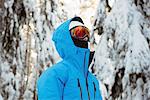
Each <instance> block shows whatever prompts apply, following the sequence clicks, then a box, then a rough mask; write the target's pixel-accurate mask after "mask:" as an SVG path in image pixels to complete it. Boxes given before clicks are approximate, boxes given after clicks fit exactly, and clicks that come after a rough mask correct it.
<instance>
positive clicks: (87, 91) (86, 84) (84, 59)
mask: <svg viewBox="0 0 150 100" xmlns="http://www.w3.org/2000/svg"><path fill="white" fill-rule="evenodd" d="M85 60H86V52H85V55H84V68H85ZM87 77H88V72H87ZM87 77H86V89H87V92H88V100H90V93H89V89H88V81H87Z"/></svg>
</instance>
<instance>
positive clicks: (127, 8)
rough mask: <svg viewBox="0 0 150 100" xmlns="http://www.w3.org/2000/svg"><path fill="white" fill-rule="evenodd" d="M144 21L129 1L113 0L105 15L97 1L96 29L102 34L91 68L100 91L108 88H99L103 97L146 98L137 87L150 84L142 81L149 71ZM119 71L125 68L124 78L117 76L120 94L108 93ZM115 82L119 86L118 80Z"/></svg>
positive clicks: (103, 7)
mask: <svg viewBox="0 0 150 100" xmlns="http://www.w3.org/2000/svg"><path fill="white" fill-rule="evenodd" d="M143 5H144V4H143ZM102 19H104V20H102ZM146 21H147V19H146V18H145V17H144V15H143V14H142V13H141V12H140V11H139V10H137V6H135V4H134V2H133V1H130V0H117V1H116V2H115V3H114V4H113V6H112V10H111V11H110V12H107V13H106V11H105V2H104V1H103V0H100V4H99V8H98V12H97V24H96V27H102V28H103V31H104V32H103V33H102V35H101V37H100V41H99V44H98V47H97V49H96V50H97V51H96V54H95V66H96V68H97V70H96V72H95V73H96V75H97V77H98V78H99V79H100V80H101V81H102V84H103V85H102V86H103V88H104V87H105V88H107V87H106V86H105V84H107V85H108V90H107V91H106V89H103V91H102V92H104V93H103V94H104V95H103V97H106V98H107V99H110V100H112V99H114V97H113V96H112V95H113V94H114V95H115V94H116V95H117V96H116V97H115V98H118V99H121V98H122V99H125V98H127V99H128V100H131V99H133V100H142V99H143V98H145V99H147V98H149V96H148V94H146V91H145V90H143V89H141V87H143V88H144V89H147V87H146V86H144V85H145V84H149V82H150V81H147V82H146V83H145V82H144V78H143V77H145V78H146V80H149V75H148V74H149V72H150V68H149V67H150V47H149V44H148V42H147V40H146V37H147V38H150V37H149V35H148V34H149V32H148V31H149V29H148V28H147V25H149V23H147V22H146ZM142 26H143V27H144V28H142ZM147 30H148V31H147ZM122 68H125V71H124V75H123V76H122V75H121V76H119V77H122V78H121V84H122V87H123V92H122V93H120V94H117V92H116V93H112V87H113V86H114V87H115V85H116V83H115V78H116V77H117V75H119V74H117V73H118V72H119V70H122ZM119 73H120V72H119ZM134 74H135V75H134ZM140 74H142V75H143V76H140ZM138 75H139V76H138ZM147 75H148V76H147ZM131 76H135V77H137V80H135V82H134V83H132V82H130V77H131ZM116 81H118V83H119V79H118V80H116ZM132 84H136V87H135V88H131V85H132ZM116 87H117V86H116ZM119 88H121V87H119ZM117 91H119V90H117Z"/></svg>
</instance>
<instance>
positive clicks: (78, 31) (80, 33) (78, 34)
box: [71, 26, 90, 41]
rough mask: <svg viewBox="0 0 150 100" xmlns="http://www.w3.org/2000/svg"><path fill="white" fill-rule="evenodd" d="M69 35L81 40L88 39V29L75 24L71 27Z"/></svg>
mask: <svg viewBox="0 0 150 100" xmlns="http://www.w3.org/2000/svg"><path fill="white" fill-rule="evenodd" d="M71 36H72V37H74V38H76V39H79V40H82V41H89V38H90V32H89V29H88V28H86V27H84V26H77V27H75V28H73V29H71Z"/></svg>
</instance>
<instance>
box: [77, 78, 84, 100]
mask: <svg viewBox="0 0 150 100" xmlns="http://www.w3.org/2000/svg"><path fill="white" fill-rule="evenodd" d="M77 80H78V87H79V89H80V96H81V100H83V97H82V89H81V85H80V81H79V78H78V79H77Z"/></svg>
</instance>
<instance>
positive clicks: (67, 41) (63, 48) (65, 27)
mask: <svg viewBox="0 0 150 100" xmlns="http://www.w3.org/2000/svg"><path fill="white" fill-rule="evenodd" d="M70 22H71V19H69V20H67V21H65V22H64V23H62V24H61V25H60V26H59V27H58V28H57V29H56V30H55V31H54V33H53V37H52V40H53V41H54V43H55V47H56V50H57V52H58V53H59V55H60V57H61V58H62V59H63V60H67V61H69V62H71V63H73V64H74V66H75V67H76V68H77V69H79V70H80V71H81V72H83V74H84V75H85V76H86V75H87V72H88V63H89V54H90V50H89V49H86V48H80V47H76V46H75V45H74V43H73V40H72V38H71V36H70V31H69V24H70Z"/></svg>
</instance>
